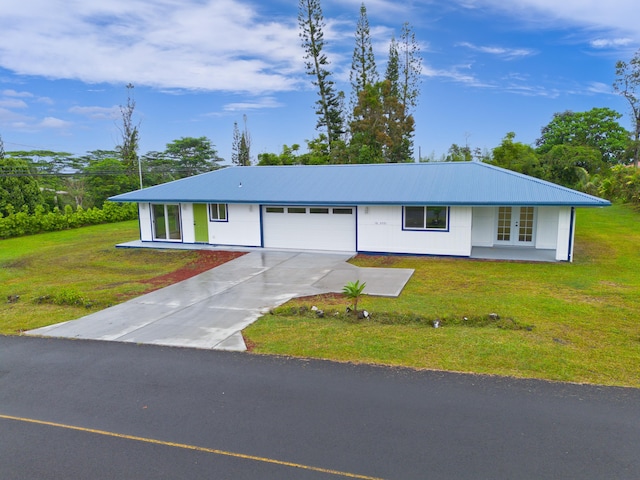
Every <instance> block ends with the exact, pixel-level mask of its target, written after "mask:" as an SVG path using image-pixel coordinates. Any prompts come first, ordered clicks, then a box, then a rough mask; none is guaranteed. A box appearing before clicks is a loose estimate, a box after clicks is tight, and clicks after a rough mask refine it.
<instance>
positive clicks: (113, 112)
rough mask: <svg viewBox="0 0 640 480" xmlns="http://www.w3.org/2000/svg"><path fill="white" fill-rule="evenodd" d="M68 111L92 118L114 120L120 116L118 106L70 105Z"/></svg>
mask: <svg viewBox="0 0 640 480" xmlns="http://www.w3.org/2000/svg"><path fill="white" fill-rule="evenodd" d="M69 112H70V113H75V114H77V115H82V116H85V117H88V118H91V119H94V120H115V119H116V118H119V117H120V113H121V112H120V107H119V106H117V105H114V106H113V107H71V108H70V109H69Z"/></svg>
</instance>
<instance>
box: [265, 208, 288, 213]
mask: <svg viewBox="0 0 640 480" xmlns="http://www.w3.org/2000/svg"><path fill="white" fill-rule="evenodd" d="M266 210H267V213H284V207H267V209H266Z"/></svg>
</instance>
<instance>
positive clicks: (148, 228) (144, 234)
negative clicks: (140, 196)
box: [138, 203, 153, 242]
mask: <svg viewBox="0 0 640 480" xmlns="http://www.w3.org/2000/svg"><path fill="white" fill-rule="evenodd" d="M138 222H139V223H140V240H142V241H143V242H151V241H152V240H153V225H152V221H151V205H150V204H149V203H139V204H138Z"/></svg>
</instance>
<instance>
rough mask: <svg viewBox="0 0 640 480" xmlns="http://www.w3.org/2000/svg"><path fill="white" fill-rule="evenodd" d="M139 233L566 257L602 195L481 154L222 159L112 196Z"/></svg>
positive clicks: (304, 246)
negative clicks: (134, 206)
mask: <svg viewBox="0 0 640 480" xmlns="http://www.w3.org/2000/svg"><path fill="white" fill-rule="evenodd" d="M111 200H113V201H116V202H137V203H138V206H139V218H140V241H141V242H160V243H158V246H160V244H161V245H162V246H164V247H166V246H167V245H169V246H170V243H172V242H178V243H185V244H199V243H200V244H210V245H218V246H234V247H259V248H271V249H296V250H325V251H342V252H370V253H398V254H419V255H450V256H460V257H479V258H502V259H512V260H522V259H529V260H547V261H572V259H573V239H574V228H575V219H576V207H602V206H607V205H610V203H609V202H608V201H607V200H603V199H601V198H597V197H594V196H591V195H587V194H584V193H581V192H577V191H575V190H571V189H568V188H565V187H561V186H559V185H555V184H553V183H549V182H545V181H543V180H539V179H537V178H533V177H529V176H527V175H522V174H519V173H515V172H512V171H510V170H505V169H502V168H498V167H495V166H492V165H488V164H485V163H480V162H446V163H404V164H370V165H318V166H270V167H269V166H265V167H228V168H223V169H219V170H215V171H212V172H208V173H204V174H201V175H197V176H194V177H189V178H184V179H181V180H176V181H174V182H170V183H166V184H163V185H157V186H154V187H150V188H145V189H142V190H137V191H134V192H130V193H125V194H122V195H118V196H115V197H112V198H111Z"/></svg>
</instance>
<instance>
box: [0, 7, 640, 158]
mask: <svg viewBox="0 0 640 480" xmlns="http://www.w3.org/2000/svg"><path fill="white" fill-rule="evenodd" d="M360 4H361V0H322V8H323V11H324V16H325V21H326V24H327V25H326V27H325V40H326V48H327V54H328V56H329V59H330V61H331V66H330V68H331V70H332V71H333V73H334V77H333V78H334V80H335V81H336V83H337V87H338V88H339V89H340V90H344V91H345V94H346V95H347V98H348V95H349V90H350V86H349V81H348V79H349V69H350V66H351V55H352V52H353V47H354V31H355V25H356V22H357V20H358V15H359V7H360ZM297 5H298V3H297V1H296V0H260V1H257V0H256V1H247V0H109V1H104V0H3V1H2V2H1V3H0V31H2V42H1V43H0V135H1V136H2V139H3V140H4V144H5V149H6V150H8V151H10V150H33V149H47V150H55V151H67V152H70V153H73V154H84V153H85V152H86V151H88V150H95V149H113V148H114V147H115V146H116V145H117V144H118V143H119V135H120V134H119V131H118V124H119V118H120V113H119V105H123V104H125V103H126V96H127V90H126V88H125V85H126V84H127V83H133V84H134V85H135V88H134V98H135V101H136V104H137V105H136V121H139V122H140V136H141V142H140V153H146V152H147V151H151V150H164V148H165V146H166V144H167V143H169V142H171V141H173V140H175V139H178V138H180V137H184V136H192V137H199V136H207V137H209V138H210V139H211V140H212V143H213V144H214V145H215V146H216V148H217V150H218V152H219V154H220V155H221V156H222V157H223V158H225V159H227V160H229V159H230V156H231V142H232V131H233V123H234V121H236V122H238V123H239V125H240V126H242V119H243V115H246V116H247V122H248V129H249V131H250V134H251V137H252V154H253V155H254V156H256V155H257V154H259V153H261V152H279V151H280V150H281V147H282V145H283V144H287V145H291V144H294V143H299V144H301V145H303V146H304V145H305V140H308V139H311V138H313V137H315V136H316V135H317V131H316V130H315V124H316V117H315V114H314V102H315V100H316V91H315V90H314V88H313V86H312V85H311V83H310V79H309V78H308V76H307V75H305V72H304V63H303V51H302V48H301V46H300V40H299V37H298V25H297V9H298V7H297ZM365 5H366V7H367V12H368V17H369V23H370V26H371V33H372V40H373V42H374V46H375V50H376V61H377V64H378V70H379V71H380V72H383V71H384V66H385V63H386V57H387V52H388V44H389V41H390V39H391V37H392V36H393V35H394V34H395V35H396V36H398V35H399V32H400V28H401V26H402V23H403V22H405V21H408V22H409V23H410V24H411V25H412V27H413V29H414V31H415V33H416V39H417V40H418V42H419V43H420V45H421V49H422V57H423V75H422V83H421V96H420V100H419V105H418V107H417V109H416V112H415V118H416V132H415V153H416V155H417V154H418V151H421V152H422V155H423V156H427V155H429V154H431V153H434V154H435V155H436V156H439V155H441V154H443V153H446V151H447V150H448V148H449V146H450V145H451V144H452V143H457V144H459V145H464V144H469V146H471V147H472V148H476V147H480V148H482V149H485V148H487V149H491V148H493V147H495V146H497V145H498V144H499V143H500V141H501V139H502V138H503V137H504V135H505V134H506V133H507V132H509V131H513V132H515V133H516V140H519V141H521V142H524V143H533V142H535V139H536V138H537V137H538V136H539V133H540V129H541V128H542V127H543V126H544V125H546V124H547V123H548V122H549V121H550V120H551V118H552V115H553V113H555V112H561V111H565V110H573V111H586V110H589V109H591V108H594V107H609V108H613V109H615V110H617V111H619V112H620V113H623V114H624V115H625V116H624V118H623V119H622V121H621V122H622V124H623V126H625V128H630V126H631V125H630V118H629V116H628V115H627V114H628V111H627V110H628V108H627V105H626V104H625V101H624V99H622V98H621V97H619V96H617V95H615V94H614V93H613V92H612V89H611V84H612V82H613V80H614V75H615V62H616V61H617V60H620V59H623V60H629V59H630V58H631V57H632V56H633V54H634V52H635V51H637V49H638V48H640V29H638V27H637V22H638V19H639V18H640V2H638V1H637V0H608V1H607V2H603V1H602V0H598V1H595V0H508V1H505V0H448V1H440V0H401V1H397V0H370V1H368V2H365Z"/></svg>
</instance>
